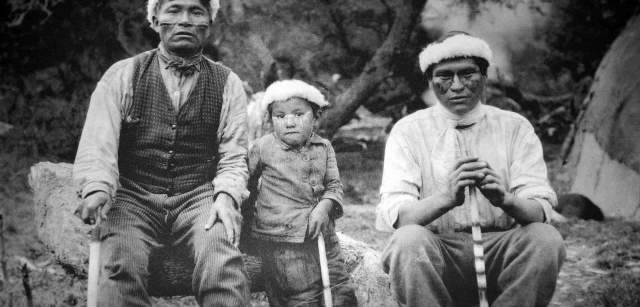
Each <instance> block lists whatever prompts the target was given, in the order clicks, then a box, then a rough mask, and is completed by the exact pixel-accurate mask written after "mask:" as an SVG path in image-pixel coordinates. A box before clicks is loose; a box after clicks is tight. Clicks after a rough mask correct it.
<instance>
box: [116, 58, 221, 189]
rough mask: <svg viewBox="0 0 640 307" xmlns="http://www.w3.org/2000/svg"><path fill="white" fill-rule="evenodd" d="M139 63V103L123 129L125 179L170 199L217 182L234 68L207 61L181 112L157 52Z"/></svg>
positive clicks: (135, 97) (121, 148)
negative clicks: (222, 121)
mask: <svg viewBox="0 0 640 307" xmlns="http://www.w3.org/2000/svg"><path fill="white" fill-rule="evenodd" d="M134 63H135V65H134V66H135V68H134V73H133V79H132V82H133V103H132V106H131V108H130V109H131V111H130V112H129V114H127V115H126V116H125V118H124V120H123V121H122V127H121V129H120V145H119V149H118V165H119V171H120V177H121V178H127V179H129V180H132V181H133V182H135V183H137V184H139V185H141V186H142V187H143V188H144V189H146V190H147V191H149V192H151V193H156V194H169V195H174V194H179V193H184V192H187V191H189V190H192V189H194V188H195V187H197V186H199V185H202V184H204V183H205V182H207V181H211V180H213V178H214V177H215V174H216V170H217V162H218V139H217V131H218V125H219V122H220V109H221V107H222V94H223V90H224V86H225V83H226V81H227V76H228V75H229V69H227V68H225V67H223V66H221V65H218V64H214V63H211V62H210V61H208V60H207V59H202V61H201V63H200V75H199V76H198V80H197V81H196V84H195V86H194V88H193V89H192V90H191V93H190V94H189V98H188V99H187V101H185V102H184V104H183V105H182V106H181V107H180V110H179V111H176V110H175V108H174V107H173V105H172V103H171V99H170V98H169V94H168V92H167V89H166V87H165V85H164V81H163V80H162V75H161V74H160V67H159V64H158V63H159V62H158V55H157V50H152V51H148V52H145V53H142V54H139V55H137V56H136V57H135V58H134Z"/></svg>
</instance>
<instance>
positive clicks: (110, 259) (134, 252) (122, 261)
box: [102, 240, 149, 279]
mask: <svg viewBox="0 0 640 307" xmlns="http://www.w3.org/2000/svg"><path fill="white" fill-rule="evenodd" d="M106 242H107V244H104V252H103V257H102V266H103V268H104V271H105V275H106V276H107V277H108V278H109V279H138V278H139V277H141V276H146V275H148V270H147V267H148V263H149V255H148V254H147V253H145V252H144V251H145V249H143V248H138V247H136V246H134V245H133V244H127V243H126V242H109V241H108V240H107V241H106Z"/></svg>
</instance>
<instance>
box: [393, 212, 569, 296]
mask: <svg viewBox="0 0 640 307" xmlns="http://www.w3.org/2000/svg"><path fill="white" fill-rule="evenodd" d="M482 235H483V238H482V241H483V246H484V250H485V264H486V275H487V298H488V300H489V304H490V305H491V306H494V307H504V306H522V307H527V306H531V307H533V306H547V305H548V304H549V302H550V301H551V297H552V296H553V292H554V290H555V286H556V280H557V278H558V273H559V272H560V267H561V266H562V262H563V261H564V258H565V249H564V244H563V241H562V237H561V236H560V233H559V232H558V231H557V230H556V229H555V228H553V226H551V225H548V224H543V223H531V224H529V225H526V226H522V227H517V228H514V229H511V230H506V231H496V232H486V233H483V234H482ZM382 261H383V270H384V271H385V272H386V273H388V274H389V277H390V278H391V286H392V289H393V292H394V294H395V295H396V299H397V300H398V304H399V305H400V306H477V305H478V287H477V283H476V273H475V268H474V256H473V240H472V238H471V234H468V233H464V232H460V233H446V234H434V233H433V232H431V231H430V230H428V229H427V228H425V227H422V226H418V225H409V226H404V227H401V228H399V229H397V230H396V231H395V232H394V234H393V235H392V236H391V239H390V240H389V243H388V244H387V246H386V247H385V249H384V252H383V254H382Z"/></svg>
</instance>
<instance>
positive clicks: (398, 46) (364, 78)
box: [320, 0, 426, 137]
mask: <svg viewBox="0 0 640 307" xmlns="http://www.w3.org/2000/svg"><path fill="white" fill-rule="evenodd" d="M425 2H426V1H425V0H403V1H402V5H400V6H398V7H397V8H396V9H395V18H394V22H393V26H392V27H391V29H390V31H389V35H388V36H387V38H386V39H385V41H384V42H383V43H382V45H381V46H380V47H379V48H378V50H376V52H375V54H374V55H373V57H372V58H371V59H370V60H369V62H367V64H365V66H364V69H363V70H362V72H361V73H360V75H359V76H358V77H357V78H356V79H355V80H354V81H353V83H352V84H351V86H350V87H349V88H348V89H347V90H346V91H344V92H343V93H341V94H340V95H338V96H337V97H336V100H335V101H334V103H333V107H332V108H330V109H329V110H327V112H325V114H324V116H323V117H322V119H321V120H320V133H321V134H323V135H324V136H326V137H331V136H333V134H335V132H336V131H337V130H338V128H340V127H341V126H342V125H344V124H346V123H347V122H348V121H349V120H350V119H351V117H353V113H354V112H355V110H356V109H357V108H358V107H359V106H360V105H362V104H363V103H364V102H366V100H367V99H368V98H369V97H370V96H371V95H372V94H373V93H374V91H375V90H376V89H377V88H378V86H379V85H380V83H382V81H383V80H384V79H385V78H387V77H389V76H390V75H391V74H392V73H393V72H392V69H391V67H392V64H393V60H394V59H395V58H396V56H397V55H398V54H401V52H402V50H403V49H404V48H405V47H406V45H407V43H408V42H409V38H410V37H411V33H412V32H413V29H414V28H415V25H416V22H417V19H418V16H419V14H420V11H421V9H422V8H423V7H424V4H425Z"/></svg>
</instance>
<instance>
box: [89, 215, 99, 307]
mask: <svg viewBox="0 0 640 307" xmlns="http://www.w3.org/2000/svg"><path fill="white" fill-rule="evenodd" d="M98 223H99V219H98ZM98 223H96V226H95V227H94V228H93V229H92V230H91V233H90V234H89V237H90V238H89V277H88V278H87V307H97V306H98V278H99V276H100V237H99V235H98V230H97V229H96V228H97V227H98Z"/></svg>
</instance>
